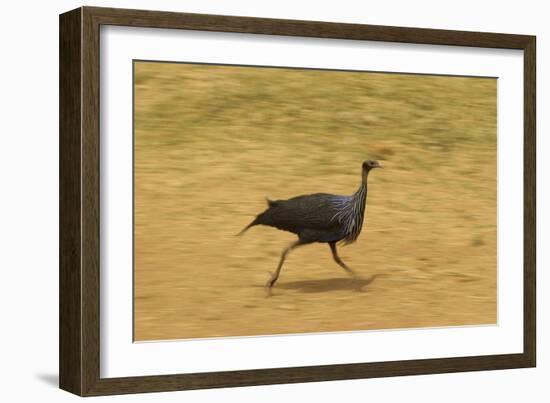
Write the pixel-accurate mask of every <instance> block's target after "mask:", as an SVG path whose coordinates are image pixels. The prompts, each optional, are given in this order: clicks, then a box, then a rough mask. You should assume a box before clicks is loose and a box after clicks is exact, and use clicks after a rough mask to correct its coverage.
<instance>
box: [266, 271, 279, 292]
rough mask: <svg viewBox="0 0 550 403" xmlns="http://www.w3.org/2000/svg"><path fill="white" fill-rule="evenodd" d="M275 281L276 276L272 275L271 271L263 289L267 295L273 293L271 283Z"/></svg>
mask: <svg viewBox="0 0 550 403" xmlns="http://www.w3.org/2000/svg"><path fill="white" fill-rule="evenodd" d="M275 281H277V277H275V276H274V275H273V273H271V272H270V273H269V280H267V282H266V283H265V286H264V290H265V293H266V296H267V297H270V296H271V295H273V292H272V288H273V284H275Z"/></svg>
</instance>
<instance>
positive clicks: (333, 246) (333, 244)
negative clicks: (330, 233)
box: [329, 242, 357, 278]
mask: <svg viewBox="0 0 550 403" xmlns="http://www.w3.org/2000/svg"><path fill="white" fill-rule="evenodd" d="M329 246H330V250H331V251H332V257H334V261H335V262H336V263H338V265H339V266H340V267H342V268H343V269H344V270H345V271H347V272H348V273H349V274H351V275H352V276H353V277H354V278H355V277H357V275H356V274H355V272H354V271H353V270H351V269H350V268H349V267H348V266H347V265H346V264H345V263H344V262H343V261H342V259H340V256H338V251H337V250H336V242H329Z"/></svg>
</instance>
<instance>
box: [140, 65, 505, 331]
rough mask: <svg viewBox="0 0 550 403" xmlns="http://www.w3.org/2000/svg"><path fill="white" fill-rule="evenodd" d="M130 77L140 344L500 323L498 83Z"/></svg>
mask: <svg viewBox="0 0 550 403" xmlns="http://www.w3.org/2000/svg"><path fill="white" fill-rule="evenodd" d="M133 71H134V77H133V79H134V339H135V341H154V340H170V339H189V338H209V337H229V336H257V335H273V334H296V333H315V332H343V331H365V330H375V329H406V328H423V327H443V326H467V325H488V324H496V321H497V300H496V295H497V265H496V257H497V254H496V229H497V228H496V223H497V199H496V197H497V193H496V186H497V183H496V178H497V176H496V175H497V159H496V156H497V148H496V146H497V143H496V134H497V133H496V122H497V120H496V99H497V97H496V95H497V79H496V78H491V77H460V76H436V75H418V74H397V73H384V72H366V71H335V70H316V69H300V68H281V67H268V66H265V67H259V66H233V65H214V64H193V63H173V62H160V61H139V60H135V61H134V66H133Z"/></svg>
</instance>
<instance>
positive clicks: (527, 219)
mask: <svg viewBox="0 0 550 403" xmlns="http://www.w3.org/2000/svg"><path fill="white" fill-rule="evenodd" d="M102 25H120V26H132V27H150V28H171V29H186V30H202V31H215V32H231V33H252V34H269V35H287V36H301V37H316V38H334V39H352V40H358V41H364V40H368V41H381V42H402V43H415V44H433V45H451V46H453V45H456V46H469V47H481V48H499V49H519V50H523V52H524V59H523V60H524V78H523V79H524V99H523V104H524V150H523V156H524V177H523V179H524V188H523V192H524V222H523V226H524V227H523V230H524V245H523V260H524V267H523V281H524V289H523V298H524V304H523V318H524V324H523V346H524V347H523V353H520V354H503V355H489V356H467V357H455V358H438V359H420V360H407V361H391V362H374V363H353V364H341V365H322V366H306V367H289V368H276V369H254V370H239V371H226V372H208V373H192V374H174V375H156V376H139V377H125V378H101V377H100V370H99V368H100V315H99V303H100V299H99V289H100V277H99V247H100V236H101V234H100V230H99V228H100V226H99V219H100V211H99V204H100V197H99V189H100V172H99V159H100V147H99V130H100V127H99V111H100V96H99V91H100V86H99V74H100V64H99V63H100V62H99V59H100V58H99V54H100V53H99V52H100V49H99V46H100V41H99V35H100V26H102ZM535 53H536V50H535V37H534V36H527V35H510V34H497V33H484V32H461V31H447V30H435V29H419V28H402V27H389V26H374V25H356V24H340V23H329V22H314V21H295V20H276V19H265V18H250V17H229V16H219V15H201V14H185V13H172V12H159V11H142V10H122V9H109V8H96V7H81V8H78V9H75V10H73V11H69V12H67V13H64V14H62V15H61V16H60V88H59V90H60V255H59V256H60V275H59V281H60V283H59V284H60V294H59V300H60V316H59V320H60V344H59V362H60V364H59V368H60V387H61V388H62V389H64V390H66V391H69V392H72V393H75V394H77V395H80V396H95V395H111V394H121V393H139V392H159V391H170V390H186V389H199V388H217V387H233V386H248V385H264V384H278V383H295V382H313V381H328V380H343V379H357V378H370V377H387V376H399V375H418V374H434V373H448V372H459V371H481V370H496V369H508V368H523V367H533V366H535V362H536V349H535V341H536V319H535V318H536V310H535V301H536V295H535V263H536V262H535V256H536V249H535V244H536V224H535V207H536V205H535V202H536V171H535V167H536V162H535V161H536V159H535V158H536V148H535V110H536V105H535V99H536V96H535V88H536V86H535V60H536V59H535Z"/></svg>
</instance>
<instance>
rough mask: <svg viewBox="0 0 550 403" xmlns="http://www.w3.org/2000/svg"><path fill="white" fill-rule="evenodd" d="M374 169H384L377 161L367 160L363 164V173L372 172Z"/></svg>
mask: <svg viewBox="0 0 550 403" xmlns="http://www.w3.org/2000/svg"><path fill="white" fill-rule="evenodd" d="M373 168H382V165H380V163H379V162H378V161H376V160H366V161H365V162H363V171H367V172H368V171H370V170H371V169H373Z"/></svg>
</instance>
